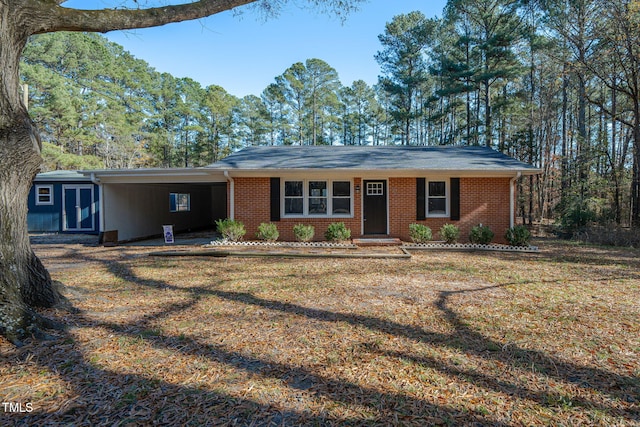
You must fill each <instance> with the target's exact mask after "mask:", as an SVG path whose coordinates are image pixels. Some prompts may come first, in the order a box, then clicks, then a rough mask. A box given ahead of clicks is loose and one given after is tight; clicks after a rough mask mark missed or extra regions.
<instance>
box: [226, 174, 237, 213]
mask: <svg viewBox="0 0 640 427" xmlns="http://www.w3.org/2000/svg"><path fill="white" fill-rule="evenodd" d="M224 176H225V177H226V178H227V181H229V219H235V197H234V194H235V190H236V188H235V183H234V181H233V178H231V176H230V175H229V171H227V170H226V171H224Z"/></svg>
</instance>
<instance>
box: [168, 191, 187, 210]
mask: <svg viewBox="0 0 640 427" xmlns="http://www.w3.org/2000/svg"><path fill="white" fill-rule="evenodd" d="M190 210H191V194H189V193H169V211H170V212H189V211H190Z"/></svg>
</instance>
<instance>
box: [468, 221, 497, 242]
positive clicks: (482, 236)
mask: <svg viewBox="0 0 640 427" xmlns="http://www.w3.org/2000/svg"><path fill="white" fill-rule="evenodd" d="M493 236H495V234H494V233H493V231H491V229H490V228H489V227H487V226H486V225H482V224H479V225H476V226H475V227H473V228H471V232H470V233H469V241H470V242H471V243H478V244H480V245H487V244H489V243H491V241H492V240H493Z"/></svg>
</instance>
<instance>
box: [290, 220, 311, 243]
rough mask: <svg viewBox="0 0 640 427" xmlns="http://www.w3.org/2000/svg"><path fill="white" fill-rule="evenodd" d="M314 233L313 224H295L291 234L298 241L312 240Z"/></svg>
mask: <svg viewBox="0 0 640 427" xmlns="http://www.w3.org/2000/svg"><path fill="white" fill-rule="evenodd" d="M315 233H316V230H315V228H314V227H313V225H304V224H296V225H294V226H293V235H294V236H295V238H296V240H297V241H298V242H310V241H312V240H313V236H314V235H315Z"/></svg>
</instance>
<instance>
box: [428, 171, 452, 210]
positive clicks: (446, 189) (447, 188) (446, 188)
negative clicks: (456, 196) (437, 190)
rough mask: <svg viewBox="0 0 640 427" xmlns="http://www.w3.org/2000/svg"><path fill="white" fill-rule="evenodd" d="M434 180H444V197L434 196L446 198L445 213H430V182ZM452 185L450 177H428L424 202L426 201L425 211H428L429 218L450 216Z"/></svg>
mask: <svg viewBox="0 0 640 427" xmlns="http://www.w3.org/2000/svg"><path fill="white" fill-rule="evenodd" d="M432 182H444V197H442V196H432V197H433V198H436V197H438V198H443V199H445V205H444V206H445V213H430V212H429V197H430V196H429V183H432ZM450 187H451V182H450V180H449V179H448V178H446V179H442V178H433V179H429V178H427V179H426V183H425V192H426V194H425V198H424V203H425V207H424V211H425V213H426V215H425V216H426V217H427V218H448V217H449V216H450V215H451V213H450V211H451V209H450V205H451V197H450V194H449V192H450Z"/></svg>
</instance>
